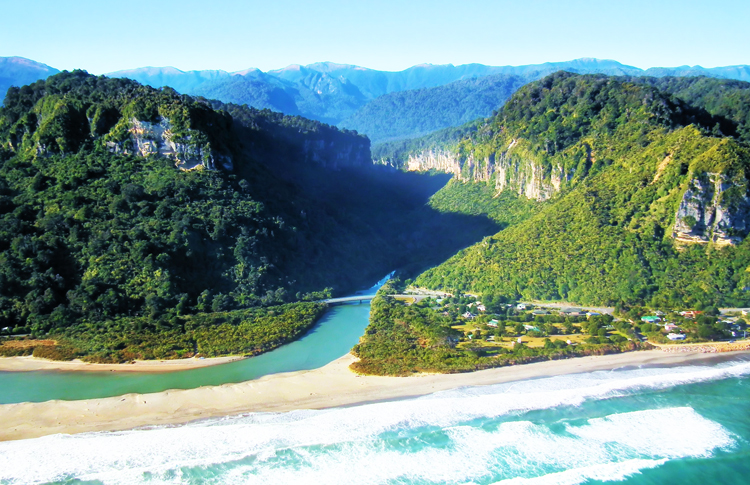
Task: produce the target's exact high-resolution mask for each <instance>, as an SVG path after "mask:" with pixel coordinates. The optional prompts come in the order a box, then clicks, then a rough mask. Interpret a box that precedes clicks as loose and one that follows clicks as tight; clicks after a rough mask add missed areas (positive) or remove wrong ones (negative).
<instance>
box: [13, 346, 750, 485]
mask: <svg viewBox="0 0 750 485" xmlns="http://www.w3.org/2000/svg"><path fill="white" fill-rule="evenodd" d="M748 411H750V362H749V361H745V360H735V361H730V362H723V363H717V364H713V365H700V366H697V365H696V366H693V365H683V366H678V367H652V368H630V369H621V370H615V371H598V372H591V373H584V374H576V375H568V376H560V377H553V378H540V379H534V380H528V381H521V382H516V383H506V384H499V385H493V386H483V387H473V388H462V389H456V390H452V391H447V392H439V393H436V394H432V395H429V396H424V397H420V398H414V399H407V400H399V401H389V402H378V403H371V404H364V405H359V406H353V407H345V408H333V409H327V410H319V411H310V410H300V411H293V412H288V413H251V414H245V415H241V416H231V417H225V418H221V419H213V420H206V421H202V422H196V423H191V424H187V425H181V426H170V427H151V428H144V429H137V430H131V431H124V432H105V433H87V434H80V435H54V436H47V437H43V438H38V439H31V440H22V441H13V442H4V443H0V484H21V483H23V484H28V483H33V484H50V483H54V484H141V483H146V484H161V483H169V484H172V483H175V484H178V483H179V484H182V483H186V484H308V483H309V484H355V483H356V484H566V485H568V484H570V485H573V484H582V483H586V484H589V483H605V482H606V483H609V482H620V483H625V484H639V485H640V484H665V483H667V484H669V483H675V484H700V485H706V484H714V483H732V484H733V483H750V444H749V442H748V440H749V439H750V412H748Z"/></svg>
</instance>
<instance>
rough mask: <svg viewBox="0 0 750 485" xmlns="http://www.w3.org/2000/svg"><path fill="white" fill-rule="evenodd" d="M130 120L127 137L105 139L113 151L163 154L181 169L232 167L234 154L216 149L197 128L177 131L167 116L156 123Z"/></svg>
mask: <svg viewBox="0 0 750 485" xmlns="http://www.w3.org/2000/svg"><path fill="white" fill-rule="evenodd" d="M129 123H130V129H129V130H128V132H129V134H130V137H129V139H128V140H126V141H125V142H114V141H107V142H105V145H106V146H107V148H108V149H109V150H110V151H111V152H113V153H124V154H129V153H134V154H137V155H139V156H142V157H148V156H152V155H160V156H163V157H167V158H171V159H172V160H174V162H175V166H176V167H177V168H179V169H180V170H195V169H198V168H204V169H208V170H216V169H218V168H221V169H224V170H232V168H233V164H232V158H231V157H230V156H228V155H223V154H219V153H216V152H215V151H214V150H213V149H212V148H211V144H210V143H209V142H208V141H206V137H205V135H203V134H202V133H200V132H198V131H195V130H190V131H189V132H188V133H187V134H182V135H178V134H176V133H175V132H174V127H173V125H172V123H171V122H170V120H169V119H168V118H160V119H159V121H157V122H156V123H150V122H148V121H140V120H138V119H136V118H131V119H130V120H129Z"/></svg>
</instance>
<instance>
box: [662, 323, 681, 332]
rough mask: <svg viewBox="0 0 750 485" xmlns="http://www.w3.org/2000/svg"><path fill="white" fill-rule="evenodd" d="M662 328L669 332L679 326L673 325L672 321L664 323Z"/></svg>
mask: <svg viewBox="0 0 750 485" xmlns="http://www.w3.org/2000/svg"><path fill="white" fill-rule="evenodd" d="M664 330H666V331H667V332H671V331H672V330H679V327H677V325H675V324H674V323H668V324H666V325H664Z"/></svg>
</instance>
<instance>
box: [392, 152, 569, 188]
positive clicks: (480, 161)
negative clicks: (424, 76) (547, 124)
mask: <svg viewBox="0 0 750 485" xmlns="http://www.w3.org/2000/svg"><path fill="white" fill-rule="evenodd" d="M522 145H523V143H522ZM469 146H470V145H469ZM462 148H463V149H461V148H459V147H456V148H454V149H450V148H439V149H428V150H423V151H421V152H417V153H413V154H409V156H408V158H407V161H406V170H408V171H413V172H424V171H429V170H436V171H439V172H445V173H448V174H451V175H453V176H454V177H455V178H456V179H458V180H459V181H461V182H485V183H490V184H492V185H493V186H494V187H495V190H496V194H500V193H502V192H506V191H507V192H511V193H514V194H516V195H518V196H519V197H526V198H527V199H531V200H538V201H544V200H548V199H550V198H551V197H553V196H554V195H555V194H556V193H558V192H559V191H560V189H561V188H562V187H563V185H564V184H565V183H567V182H569V181H570V180H571V178H572V175H573V172H574V171H573V170H567V171H566V170H565V169H564V168H563V166H562V165H560V164H559V163H558V164H555V165H554V166H552V167H546V168H545V167H544V166H543V165H542V163H540V162H539V161H538V160H535V159H534V158H533V157H531V156H529V153H528V152H526V151H524V150H523V149H522V148H520V147H519V141H518V140H517V139H512V140H511V141H510V143H508V145H507V146H506V148H505V149H504V150H501V151H493V152H491V153H489V154H488V155H485V156H481V155H479V154H477V152H476V151H475V150H474V149H473V148H472V147H470V148H468V149H467V148H466V146H464V147H462ZM462 151H463V153H461V152H462Z"/></svg>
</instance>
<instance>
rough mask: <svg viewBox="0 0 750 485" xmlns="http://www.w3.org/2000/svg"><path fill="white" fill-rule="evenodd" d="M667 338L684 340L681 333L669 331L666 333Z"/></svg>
mask: <svg viewBox="0 0 750 485" xmlns="http://www.w3.org/2000/svg"><path fill="white" fill-rule="evenodd" d="M667 338H668V339H669V340H685V335H683V334H681V333H670V334H668V335H667Z"/></svg>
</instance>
